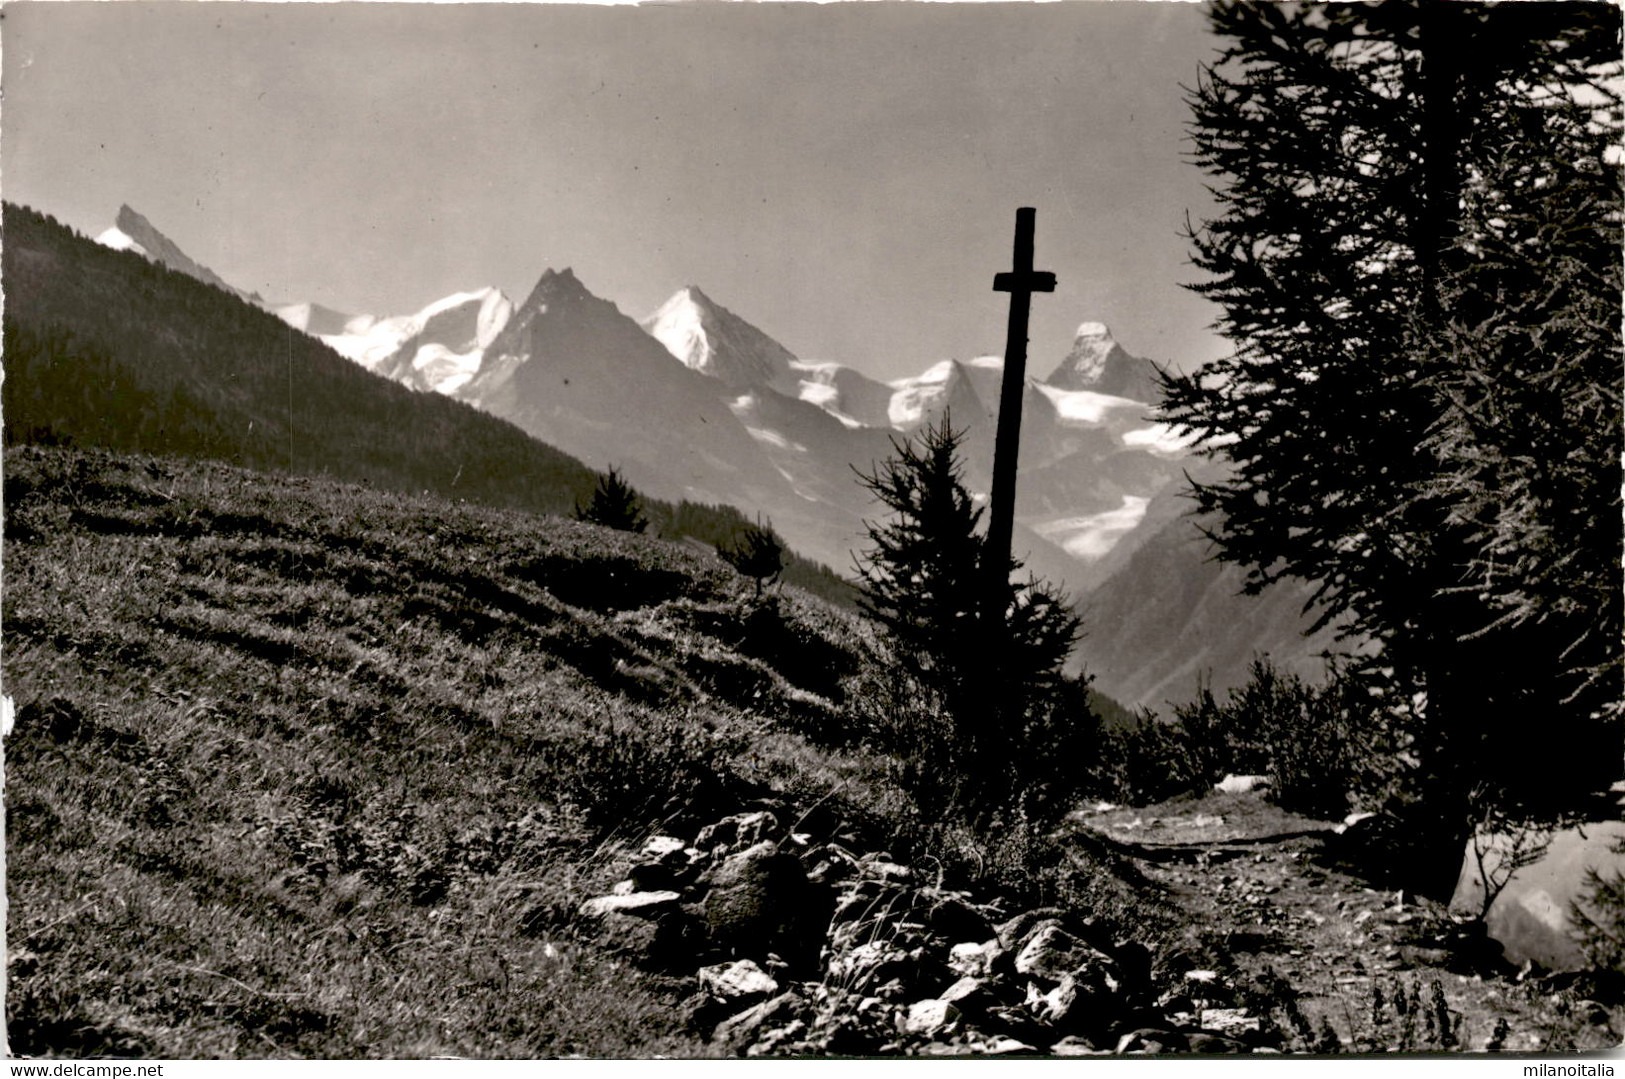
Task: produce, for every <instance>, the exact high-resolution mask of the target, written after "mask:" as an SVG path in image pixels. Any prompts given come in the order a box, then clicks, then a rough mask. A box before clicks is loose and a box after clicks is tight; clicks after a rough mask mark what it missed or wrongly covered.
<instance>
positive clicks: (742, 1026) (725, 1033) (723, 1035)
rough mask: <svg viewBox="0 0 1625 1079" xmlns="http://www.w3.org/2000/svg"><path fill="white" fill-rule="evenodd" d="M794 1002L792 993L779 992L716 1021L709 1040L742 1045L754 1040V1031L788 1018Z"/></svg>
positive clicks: (723, 1043)
mask: <svg viewBox="0 0 1625 1079" xmlns="http://www.w3.org/2000/svg"><path fill="white" fill-rule="evenodd" d="M796 1004H797V1001H796V997H795V995H794V994H792V993H781V994H779V995H778V996H776V997H773V998H772V999H770V1000H764V1001H762V1002H761V1003H760V1004H756V1005H753V1006H752V1007H749V1008H746V1009H745V1010H744V1011H742V1012H740V1013H739V1014H738V1015H732V1016H729V1017H728V1018H727V1019H724V1020H723V1021H722V1022H720V1023H718V1024H717V1028H716V1030H714V1031H712V1033H711V1040H712V1041H713V1042H718V1043H720V1044H722V1045H728V1046H743V1045H745V1044H747V1043H748V1042H751V1041H753V1040H755V1035H756V1033H757V1032H758V1031H760V1030H761V1029H762V1028H763V1027H764V1026H766V1025H767V1024H769V1023H770V1022H776V1021H779V1020H780V1019H788V1018H790V1015H791V1013H792V1012H793V1011H794V1010H795V1007H796Z"/></svg>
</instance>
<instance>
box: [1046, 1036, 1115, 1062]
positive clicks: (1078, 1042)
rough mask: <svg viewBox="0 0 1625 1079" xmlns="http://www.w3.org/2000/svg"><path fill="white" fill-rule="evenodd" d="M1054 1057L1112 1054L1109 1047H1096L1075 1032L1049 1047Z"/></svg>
mask: <svg viewBox="0 0 1625 1079" xmlns="http://www.w3.org/2000/svg"><path fill="white" fill-rule="evenodd" d="M1049 1055H1050V1056H1052V1057H1104V1056H1110V1055H1111V1050H1109V1049H1096V1048H1095V1047H1094V1046H1093V1045H1090V1044H1089V1043H1088V1042H1087V1041H1085V1040H1084V1039H1082V1038H1080V1037H1078V1036H1077V1035H1075V1034H1069V1035H1067V1036H1066V1037H1064V1038H1062V1039H1061V1040H1060V1041H1058V1042H1056V1043H1055V1044H1054V1045H1052V1046H1050V1047H1049Z"/></svg>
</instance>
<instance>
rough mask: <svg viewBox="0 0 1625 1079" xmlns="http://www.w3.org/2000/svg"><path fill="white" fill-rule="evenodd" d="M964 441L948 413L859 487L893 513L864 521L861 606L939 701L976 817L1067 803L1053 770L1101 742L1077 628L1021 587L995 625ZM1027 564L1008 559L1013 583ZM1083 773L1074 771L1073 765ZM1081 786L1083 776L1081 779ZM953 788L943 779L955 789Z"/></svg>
mask: <svg viewBox="0 0 1625 1079" xmlns="http://www.w3.org/2000/svg"><path fill="white" fill-rule="evenodd" d="M960 440H961V436H960V434H959V433H958V432H956V431H954V430H953V427H952V423H951V420H950V418H949V417H948V416H947V415H946V414H945V415H944V416H943V417H942V419H941V420H940V421H939V422H937V423H934V424H928V425H927V426H926V427H925V429H924V430H923V431H922V432H921V433H920V435H919V437H918V438H917V439H915V440H910V441H902V442H899V441H897V440H895V439H894V440H893V448H894V450H895V451H896V452H895V456H893V457H891V458H888V459H887V460H886V461H884V462H882V463H881V464H879V465H877V466H876V467H875V469H874V470H873V471H872V472H870V473H868V474H864V473H859V479H860V481H861V482H862V484H863V485H864V486H865V487H866V488H867V489H868V490H869V491H870V492H871V493H872V494H873V495H874V496H875V497H876V498H877V499H878V500H879V502H880V503H881V505H882V506H883V507H884V508H885V510H886V511H887V515H886V516H885V517H884V518H881V519H880V520H876V521H870V522H868V532H869V540H870V544H871V546H870V547H869V549H868V550H866V551H865V552H864V553H863V555H862V556H861V558H860V559H859V561H858V564H857V571H858V575H859V578H860V580H861V582H862V585H863V594H862V596H861V597H860V598H859V601H858V602H859V607H860V609H862V610H863V611H864V612H865V613H866V614H868V615H870V616H871V617H872V618H874V619H875V620H876V621H878V622H879V623H880V624H881V625H882V626H884V627H885V628H886V630H887V632H888V634H889V636H890V638H891V640H892V643H893V646H894V648H895V649H896V651H897V654H898V656H899V658H900V659H901V661H902V663H903V664H904V666H905V667H906V668H907V669H908V670H909V671H910V672H911V673H912V674H913V675H914V676H915V677H917V678H918V679H920V680H921V681H922V682H923V683H925V684H926V685H929V686H930V687H932V688H933V689H935V690H936V691H937V692H938V693H940V694H941V696H942V700H943V703H944V707H945V708H946V710H947V712H948V715H949V717H950V720H951V724H952V733H951V737H952V739H953V740H954V742H955V747H954V752H953V753H951V754H950V756H951V757H952V758H953V759H955V760H957V763H958V767H959V768H960V769H961V772H962V775H963V776H964V777H968V778H971V779H973V780H974V782H971V783H969V784H967V786H966V790H967V796H968V797H969V798H970V800H972V801H973V802H974V803H976V807H977V808H978V809H979V810H982V811H986V810H988V809H990V808H996V806H997V804H998V803H999V802H1001V801H1005V800H1009V799H1012V798H1014V797H1016V796H1017V795H1018V794H1020V793H1021V792H1028V793H1030V794H1033V795H1035V796H1036V795H1037V794H1038V792H1039V791H1040V790H1045V789H1048V790H1051V791H1052V793H1055V800H1059V799H1060V797H1061V795H1060V794H1059V789H1060V787H1061V786H1064V784H1062V783H1060V782H1059V780H1060V776H1059V774H1058V773H1057V772H1056V771H1055V769H1054V768H1053V767H1052V766H1053V765H1054V764H1055V762H1056V761H1057V760H1059V759H1060V758H1062V757H1067V756H1073V755H1075V753H1076V752H1077V751H1078V749H1079V746H1080V743H1079V741H1078V736H1080V735H1082V736H1084V737H1085V738H1086V739H1087V740H1089V741H1092V740H1093V738H1094V737H1095V735H1096V733H1097V732H1098V722H1099V721H1098V719H1096V718H1095V716H1094V713H1093V712H1092V711H1091V709H1090V708H1089V705H1088V701H1087V694H1086V692H1085V691H1084V688H1083V683H1079V682H1076V681H1073V680H1069V679H1066V678H1064V677H1063V675H1062V665H1063V664H1064V663H1065V661H1066V658H1067V656H1068V654H1069V653H1070V651H1071V648H1072V646H1073V644H1075V643H1076V641H1077V639H1078V637H1079V635H1080V632H1081V624H1082V623H1081V619H1080V618H1079V617H1078V614H1077V612H1076V611H1074V610H1073V609H1072V608H1071V606H1070V605H1068V604H1067V602H1066V601H1065V599H1064V597H1063V596H1061V594H1060V593H1059V592H1057V591H1056V590H1055V589H1054V588H1053V587H1051V586H1050V585H1048V584H1047V583H1044V582H1041V581H1037V580H1032V579H1029V580H1028V581H1027V583H1026V584H1024V585H1021V584H1016V583H1014V582H1012V583H1011V584H1010V586H1009V600H1008V602H1007V603H1006V604H1005V605H1004V608H1003V610H1002V611H1001V612H1000V615H1001V616H1000V617H999V618H998V620H997V621H996V622H991V623H990V622H989V621H988V619H986V618H985V617H982V616H980V614H979V610H980V606H981V604H980V598H981V596H982V595H983V594H984V590H985V587H986V586H985V583H984V582H985V576H984V571H983V569H982V554H983V547H984V543H983V536H982V534H981V533H980V532H979V531H978V529H979V527H980V525H981V519H982V511H981V509H980V508H978V507H977V506H976V504H975V501H974V499H972V498H971V496H970V493H969V492H968V491H967V490H966V489H965V486H964V483H963V481H962V479H961V467H960V463H959V458H958V455H959V446H960ZM1019 568H1020V563H1019V562H1017V561H1016V560H1015V559H1012V560H1011V563H1010V572H1011V574H1014V573H1015V572H1016V571H1017V570H1018V569H1019ZM1074 763H1075V761H1074ZM1076 771H1077V772H1078V774H1080V775H1081V771H1082V770H1081V769H1076ZM946 778H947V777H940V781H946Z"/></svg>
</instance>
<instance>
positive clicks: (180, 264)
mask: <svg viewBox="0 0 1625 1079" xmlns="http://www.w3.org/2000/svg"><path fill="white" fill-rule="evenodd" d="M96 242H97V243H99V244H101V245H102V246H104V247H111V248H113V249H114V250H117V251H134V252H135V253H136V254H138V255H144V256H146V257H147V258H149V259H151V260H152V261H153V262H157V263H160V264H162V265H164V266H168V267H169V268H170V269H171V270H176V271H178V272H180V273H183V274H186V275H187V276H188V277H195V278H197V279H198V280H199V281H202V282H204V283H205V284H210V285H213V286H214V287H215V288H218V289H223V290H225V291H226V292H229V293H231V294H233V295H235V296H239V297H241V298H242V299H245V300H249V301H250V302H253V303H259V302H260V298H259V297H258V296H255V295H252V294H250V293H247V292H244V291H242V290H241V289H238V288H233V287H232V286H231V285H228V284H226V282H225V281H224V280H222V279H221V277H220V275H219V274H217V273H215V272H214V271H213V270H211V269H209V268H208V267H207V266H204V265H202V264H200V263H197V262H194V261H192V259H191V258H190V257H188V256H187V254H186V252H184V251H182V250H181V249H180V248H179V247H177V246H176V245H175V244H174V242H173V241H171V240H170V238H169V237H167V236H165V235H164V234H163V233H161V232H159V231H158V230H157V229H156V228H154V227H153V226H152V222H150V221H148V220H147V219H146V218H145V217H142V216H141V215H140V214H138V213H136V212H135V211H134V210H132V209H130V207H129V206H123V205H121V206H120V207H119V208H118V216H117V217H116V218H114V223H113V227H112V228H109V229H106V230H104V231H103V232H102V233H101V235H99V236H97V237H96Z"/></svg>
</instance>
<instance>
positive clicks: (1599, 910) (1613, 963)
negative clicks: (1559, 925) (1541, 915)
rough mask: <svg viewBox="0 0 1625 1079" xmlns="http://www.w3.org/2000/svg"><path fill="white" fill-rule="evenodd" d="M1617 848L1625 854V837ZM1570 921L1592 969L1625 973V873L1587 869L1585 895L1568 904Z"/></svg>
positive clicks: (1615, 848) (1616, 844) (1615, 847)
mask: <svg viewBox="0 0 1625 1079" xmlns="http://www.w3.org/2000/svg"><path fill="white" fill-rule="evenodd" d="M1614 851H1615V853H1618V854H1625V840H1620V841H1619V842H1617V843H1615V844H1614ZM1569 920H1570V921H1571V922H1572V923H1573V925H1574V930H1573V933H1574V938H1575V940H1576V941H1577V942H1578V943H1579V945H1580V949H1581V951H1583V952H1584V953H1585V957H1586V962H1587V964H1588V965H1589V966H1590V967H1591V968H1592V969H1593V970H1598V971H1614V972H1616V973H1621V974H1625V874H1622V873H1614V874H1613V875H1611V876H1604V875H1603V874H1601V873H1599V872H1597V871H1596V870H1595V869H1588V870H1586V895H1585V898H1584V899H1576V900H1575V901H1574V902H1573V903H1571V904H1570V905H1569Z"/></svg>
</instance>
